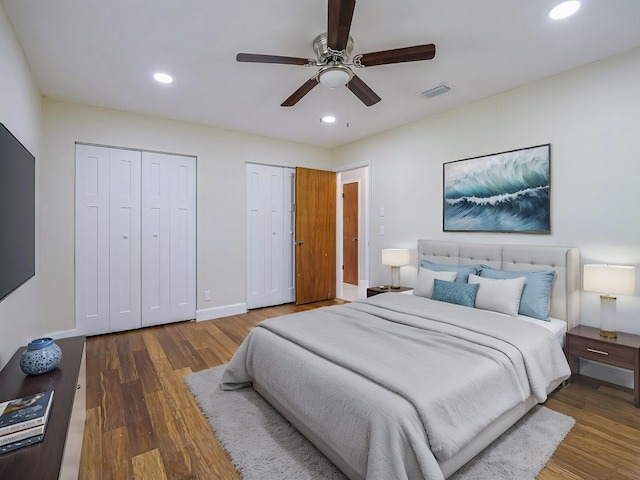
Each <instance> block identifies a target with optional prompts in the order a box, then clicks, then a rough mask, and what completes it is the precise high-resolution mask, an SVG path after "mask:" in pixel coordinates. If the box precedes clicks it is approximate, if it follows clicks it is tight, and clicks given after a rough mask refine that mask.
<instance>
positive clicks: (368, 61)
mask: <svg viewBox="0 0 640 480" xmlns="http://www.w3.org/2000/svg"><path fill="white" fill-rule="evenodd" d="M435 56H436V46H435V45H434V44H433V43H430V44H429V45H416V46H415V47H405V48H396V49H393V50H384V51H382V52H374V53H365V54H364V55H362V57H361V58H360V64H361V65H362V66H363V67H373V66H375V65H387V64H389V63H402V62H417V61H420V60H431V59H432V58H433V57H435Z"/></svg>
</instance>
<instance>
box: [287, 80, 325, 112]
mask: <svg viewBox="0 0 640 480" xmlns="http://www.w3.org/2000/svg"><path fill="white" fill-rule="evenodd" d="M316 85H318V81H317V80H316V78H315V77H313V78H310V79H309V80H307V81H306V82H305V83H303V84H302V86H301V87H300V88H299V89H298V90H296V91H295V92H293V94H291V96H290V97H289V98H287V99H286V100H285V101H284V102H282V103H281V104H280V106H281V107H293V106H294V105H295V104H296V103H298V102H299V101H300V100H301V99H302V97H304V96H305V95H306V94H307V93H309V92H310V91H311V90H313V87H315V86H316Z"/></svg>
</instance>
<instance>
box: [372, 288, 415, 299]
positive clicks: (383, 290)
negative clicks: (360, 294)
mask: <svg viewBox="0 0 640 480" xmlns="http://www.w3.org/2000/svg"><path fill="white" fill-rule="evenodd" d="M407 290H413V288H412V287H398V288H391V287H390V286H389V285H383V286H380V287H369V288H367V298H369V297H373V296H374V295H378V294H379V293H388V292H392V293H400V292H406V291H407Z"/></svg>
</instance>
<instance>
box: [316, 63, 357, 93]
mask: <svg viewBox="0 0 640 480" xmlns="http://www.w3.org/2000/svg"><path fill="white" fill-rule="evenodd" d="M349 80H351V75H349V72H348V71H347V69H346V68H344V67H329V68H326V69H325V70H322V71H321V72H320V73H319V76H318V81H319V82H320V84H321V85H322V86H323V87H327V88H340V87H344V86H345V85H346V84H347V83H349Z"/></svg>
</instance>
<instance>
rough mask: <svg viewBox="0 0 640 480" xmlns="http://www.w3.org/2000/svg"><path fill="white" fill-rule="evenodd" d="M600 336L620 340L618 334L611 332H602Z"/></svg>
mask: <svg viewBox="0 0 640 480" xmlns="http://www.w3.org/2000/svg"><path fill="white" fill-rule="evenodd" d="M600 336H601V337H604V338H618V333H617V332H612V331H610V330H600Z"/></svg>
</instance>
